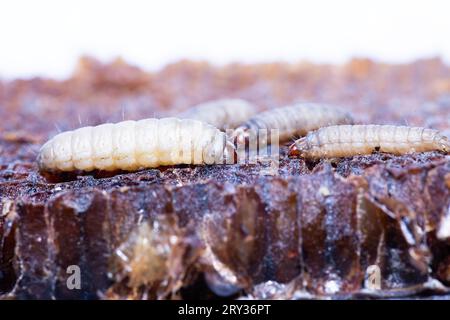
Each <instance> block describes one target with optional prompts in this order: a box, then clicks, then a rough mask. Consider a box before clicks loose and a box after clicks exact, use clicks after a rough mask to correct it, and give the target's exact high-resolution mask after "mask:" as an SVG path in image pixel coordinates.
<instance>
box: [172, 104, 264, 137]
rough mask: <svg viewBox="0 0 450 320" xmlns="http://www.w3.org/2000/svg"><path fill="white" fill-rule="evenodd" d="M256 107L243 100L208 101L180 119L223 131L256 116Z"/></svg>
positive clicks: (187, 112) (184, 113)
mask: <svg viewBox="0 0 450 320" xmlns="http://www.w3.org/2000/svg"><path fill="white" fill-rule="evenodd" d="M256 112H257V109H256V107H255V106H254V105H253V104H251V103H249V102H247V101H245V100H241V99H220V100H213V101H208V102H205V103H201V104H199V105H197V106H194V107H192V108H190V109H188V110H186V111H185V112H183V113H182V114H181V115H180V116H179V118H183V119H194V120H199V121H202V122H206V123H209V124H211V125H213V126H214V127H216V128H219V129H221V130H226V129H234V128H236V127H237V126H239V125H240V124H241V123H243V122H244V121H246V120H248V119H249V118H250V117H251V116H253V115H254V114H256Z"/></svg>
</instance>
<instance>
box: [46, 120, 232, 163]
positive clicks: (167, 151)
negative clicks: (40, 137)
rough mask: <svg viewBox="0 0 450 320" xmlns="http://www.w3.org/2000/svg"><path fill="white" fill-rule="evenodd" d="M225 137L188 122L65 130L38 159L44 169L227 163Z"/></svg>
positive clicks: (228, 146) (228, 145)
mask: <svg viewBox="0 0 450 320" xmlns="http://www.w3.org/2000/svg"><path fill="white" fill-rule="evenodd" d="M233 150H234V147H233V145H232V144H231V142H229V141H227V139H226V136H225V133H223V132H221V131H220V130H218V129H217V128H215V127H213V126H212V125H210V124H207V123H203V122H200V121H196V120H190V119H184V120H182V119H177V118H163V119H144V120H139V121H123V122H119V123H116V124H111V123H108V124H102V125H99V126H96V127H84V128H80V129H76V130H74V131H68V132H63V133H60V134H58V135H56V136H55V137H53V138H52V139H51V140H49V141H48V142H47V143H45V144H44V145H43V146H42V148H41V150H40V152H39V155H38V164H39V167H40V169H41V170H44V171H73V170H84V171H91V170H94V169H98V170H106V171H113V170H128V171H133V170H137V169H140V168H155V167H159V166H163V165H176V164H213V163H224V159H225V160H228V159H229V158H230V157H232V156H233V155H234V153H233V152H234V151H233Z"/></svg>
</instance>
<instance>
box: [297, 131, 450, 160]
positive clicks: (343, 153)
mask: <svg viewBox="0 0 450 320" xmlns="http://www.w3.org/2000/svg"><path fill="white" fill-rule="evenodd" d="M434 150H437V151H443V152H448V151H449V150H450V144H449V142H448V140H447V137H445V136H443V135H442V134H440V133H439V131H437V130H433V129H426V128H421V127H407V126H392V125H340V126H330V127H324V128H320V129H319V130H316V131H312V132H310V133H308V135H307V136H306V137H303V138H301V139H298V140H297V141H295V142H294V144H292V145H291V147H290V152H289V154H290V155H299V156H301V157H304V158H310V159H316V158H334V157H349V156H354V155H362V154H371V153H373V152H375V151H379V152H386V153H392V154H395V155H402V154H407V153H413V152H425V151H434Z"/></svg>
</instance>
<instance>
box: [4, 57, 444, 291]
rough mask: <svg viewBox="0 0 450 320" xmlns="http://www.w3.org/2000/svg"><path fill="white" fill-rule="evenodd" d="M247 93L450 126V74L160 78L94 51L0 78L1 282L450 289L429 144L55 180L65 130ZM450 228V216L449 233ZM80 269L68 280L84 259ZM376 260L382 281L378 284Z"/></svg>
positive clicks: (281, 68)
mask: <svg viewBox="0 0 450 320" xmlns="http://www.w3.org/2000/svg"><path fill="white" fill-rule="evenodd" d="M223 97H232V98H243V99H247V100H249V101H251V102H253V103H255V104H256V105H257V106H259V108H260V109H261V110H264V109H268V108H273V107H277V106H282V105H284V104H287V103H291V102H293V101H297V100H305V101H306V100H308V101H318V102H328V103H335V104H340V105H345V106H347V107H348V109H349V110H351V111H352V112H353V113H354V114H355V116H356V117H357V119H358V121H359V122H361V123H389V124H408V125H419V126H426V127H432V128H436V129H440V130H442V131H443V132H444V133H450V68H449V67H448V66H446V65H445V64H444V63H443V62H442V61H441V60H440V59H428V60H420V61H416V62H414V63H411V64H406V65H387V64H381V63H376V62H373V61H370V60H366V59H355V60H352V61H351V62H349V63H347V64H345V65H342V66H329V65H313V64H308V63H299V64H296V65H292V64H291V65H289V64H281V63H273V64H260V65H243V64H234V65H229V66H225V67H220V68H219V67H214V66H211V65H209V64H207V63H200V62H190V61H182V62H179V63H176V64H173V65H169V66H167V67H165V68H164V69H162V70H160V71H158V72H154V73H149V72H144V71H142V70H140V69H139V68H137V67H133V66H131V65H128V64H127V63H125V62H124V61H122V60H120V59H119V60H116V61H114V62H112V63H109V64H103V63H100V62H99V61H96V60H94V59H92V58H82V59H81V60H80V62H79V65H78V68H77V70H76V71H75V73H74V74H73V76H72V77H70V78H69V79H67V80H64V81H56V80H51V79H42V78H35V79H29V80H15V81H9V82H5V81H4V82H0V117H1V118H2V120H3V121H1V122H0V133H1V134H0V196H1V203H0V294H1V295H2V296H3V297H4V298H17V299H46V298H56V299H99V298H100V299H104V298H106V299H108V298H109V299H123V298H134V299H156V298H158V299H170V298H172V299H177V298H194V299H214V298H217V297H219V296H220V297H223V296H225V297H229V298H285V299H291V298H294V299H299V298H316V297H324V296H330V297H332V298H359V297H385V298H389V297H398V296H402V297H425V296H427V297H429V296H431V297H443V295H444V296H445V295H446V294H448V293H447V290H448V288H449V287H450V240H449V239H450V238H449V237H447V238H446V237H443V236H442V234H444V235H445V232H444V231H443V230H446V229H444V223H445V222H446V221H447V223H449V222H448V220H449V219H450V213H449V207H450V196H449V188H450V158H449V157H447V156H445V155H443V154H441V153H438V152H430V153H423V154H413V155H404V156H392V155H389V154H373V155H370V156H355V157H352V158H345V159H339V160H338V159H332V160H321V161H317V162H305V161H304V160H302V159H289V158H287V157H286V148H285V147H282V148H281V159H280V164H279V168H278V170H276V172H273V171H270V170H268V164H263V163H258V164H235V165H228V166H224V165H215V166H176V167H164V168H158V169H149V170H143V171H140V172H134V173H127V172H114V173H104V172H94V173H90V174H86V173H84V174H82V173H80V172H74V173H64V174H60V175H45V176H43V175H41V174H40V173H39V171H38V170H37V166H36V162H35V158H36V154H37V152H38V150H39V147H40V145H41V144H42V143H43V142H44V141H46V140H47V139H48V138H49V137H51V136H52V135H54V134H56V133H57V132H58V131H59V130H70V129H74V128H76V127H79V126H86V125H96V124H100V123H103V122H116V121H121V120H123V119H140V118H145V117H152V116H166V115H176V114H177V113H178V112H180V111H182V110H184V109H187V108H188V107H190V106H192V105H194V104H196V103H200V102H203V101H206V100H210V99H216V98H223ZM447 228H448V227H447ZM449 233H450V231H447V234H449ZM71 265H77V266H79V267H80V270H81V280H82V281H81V289H80V290H69V289H68V287H67V285H66V282H67V279H68V276H69V274H68V273H67V268H68V266H71ZM371 265H377V266H378V267H379V268H380V272H381V290H379V291H376V292H370V291H368V290H367V289H365V286H364V283H365V276H366V270H367V268H368V267H369V266H371Z"/></svg>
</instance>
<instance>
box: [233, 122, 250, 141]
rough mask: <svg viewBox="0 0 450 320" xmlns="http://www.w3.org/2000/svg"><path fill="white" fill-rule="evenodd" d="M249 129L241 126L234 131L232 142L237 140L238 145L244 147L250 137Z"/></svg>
mask: <svg viewBox="0 0 450 320" xmlns="http://www.w3.org/2000/svg"><path fill="white" fill-rule="evenodd" d="M248 130H249V128H247V127H245V126H241V127H239V128H237V129H236V130H234V132H233V134H232V135H231V140H232V141H234V140H235V139H236V145H242V144H245V141H246V140H247V139H248V137H249V132H248Z"/></svg>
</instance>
